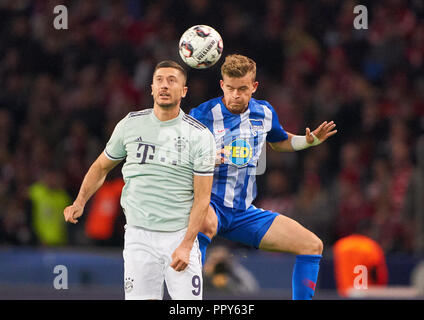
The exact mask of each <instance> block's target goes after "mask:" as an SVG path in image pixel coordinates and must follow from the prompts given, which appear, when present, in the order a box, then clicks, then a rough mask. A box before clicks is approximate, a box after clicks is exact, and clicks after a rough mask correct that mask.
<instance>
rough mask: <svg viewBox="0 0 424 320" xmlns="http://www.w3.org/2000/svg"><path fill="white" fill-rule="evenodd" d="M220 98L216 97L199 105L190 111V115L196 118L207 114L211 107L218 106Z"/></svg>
mask: <svg viewBox="0 0 424 320" xmlns="http://www.w3.org/2000/svg"><path fill="white" fill-rule="evenodd" d="M220 99H221V97H216V98H213V99H210V100H208V101H205V102H203V103H201V104H199V105H198V106H197V107H195V108H192V109H191V110H190V115H191V116H193V117H196V118H198V117H199V116H201V115H205V114H207V113H208V112H209V111H210V110H211V109H212V108H213V107H215V106H216V105H217V104H219V103H220V102H219V100H220Z"/></svg>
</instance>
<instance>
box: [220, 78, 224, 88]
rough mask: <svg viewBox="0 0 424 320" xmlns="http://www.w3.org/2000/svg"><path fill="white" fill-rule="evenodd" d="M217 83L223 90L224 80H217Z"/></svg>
mask: <svg viewBox="0 0 424 320" xmlns="http://www.w3.org/2000/svg"><path fill="white" fill-rule="evenodd" d="M219 85H220V86H221V89H222V90H224V80H222V79H221V80H219Z"/></svg>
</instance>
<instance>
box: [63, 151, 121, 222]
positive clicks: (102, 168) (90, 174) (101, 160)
mask: <svg viewBox="0 0 424 320" xmlns="http://www.w3.org/2000/svg"><path fill="white" fill-rule="evenodd" d="M119 162H121V161H112V160H110V159H108V158H107V157H106V156H105V155H104V153H103V152H102V153H101V154H100V156H99V157H98V158H97V159H96V161H94V162H93V164H92V165H91V167H90V169H89V170H88V171H87V173H86V175H85V177H84V180H83V182H82V184H81V188H80V190H79V193H78V196H77V198H76V199H75V201H74V203H73V204H72V205H70V206H68V207H66V208H65V210H64V211H63V215H64V216H65V221H67V222H71V223H74V224H75V223H77V222H78V220H77V219H78V218H79V217H81V215H82V213H83V211H84V207H85V204H86V203H87V201H88V200H89V199H90V198H91V196H92V195H93V194H94V193H95V192H96V191H97V190H98V189H99V188H100V187H101V186H102V184H103V183H104V181H105V179H106V176H107V174H108V173H109V171H111V170H112V169H113V168H114V167H116V166H117V165H118V164H119Z"/></svg>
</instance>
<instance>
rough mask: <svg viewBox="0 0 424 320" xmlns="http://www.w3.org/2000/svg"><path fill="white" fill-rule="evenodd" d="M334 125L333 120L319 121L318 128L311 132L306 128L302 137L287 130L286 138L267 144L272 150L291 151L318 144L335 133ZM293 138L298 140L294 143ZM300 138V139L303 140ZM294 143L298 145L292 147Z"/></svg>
mask: <svg viewBox="0 0 424 320" xmlns="http://www.w3.org/2000/svg"><path fill="white" fill-rule="evenodd" d="M335 127H336V124H335V123H334V121H330V122H327V121H324V122H323V123H321V125H319V127H318V128H316V129H315V130H314V131H312V132H311V130H310V129H309V128H306V130H305V136H303V137H302V136H296V135H294V134H292V133H289V132H287V135H288V139H286V140H284V141H279V142H273V143H269V145H270V146H271V148H272V149H273V150H275V151H278V152H293V151H297V150H301V149H304V148H307V147H311V146H314V145H317V144H320V143H322V142H324V141H325V140H327V139H328V138H329V137H331V136H333V135H335V134H336V133H337V130H334V128H335ZM301 137H302V138H301ZM293 139H298V140H299V142H297V141H296V143H293V142H294V141H293ZM300 139H302V140H303V141H302V140H300ZM304 142H305V143H304ZM296 144H298V145H299V147H293V145H295V146H296Z"/></svg>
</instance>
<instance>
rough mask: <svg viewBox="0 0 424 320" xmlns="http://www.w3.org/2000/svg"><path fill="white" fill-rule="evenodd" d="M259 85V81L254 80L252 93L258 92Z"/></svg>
mask: <svg viewBox="0 0 424 320" xmlns="http://www.w3.org/2000/svg"><path fill="white" fill-rule="evenodd" d="M258 85H259V82H258V81H254V82H253V91H252V93H254V92H256V90H257V89H258Z"/></svg>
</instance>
